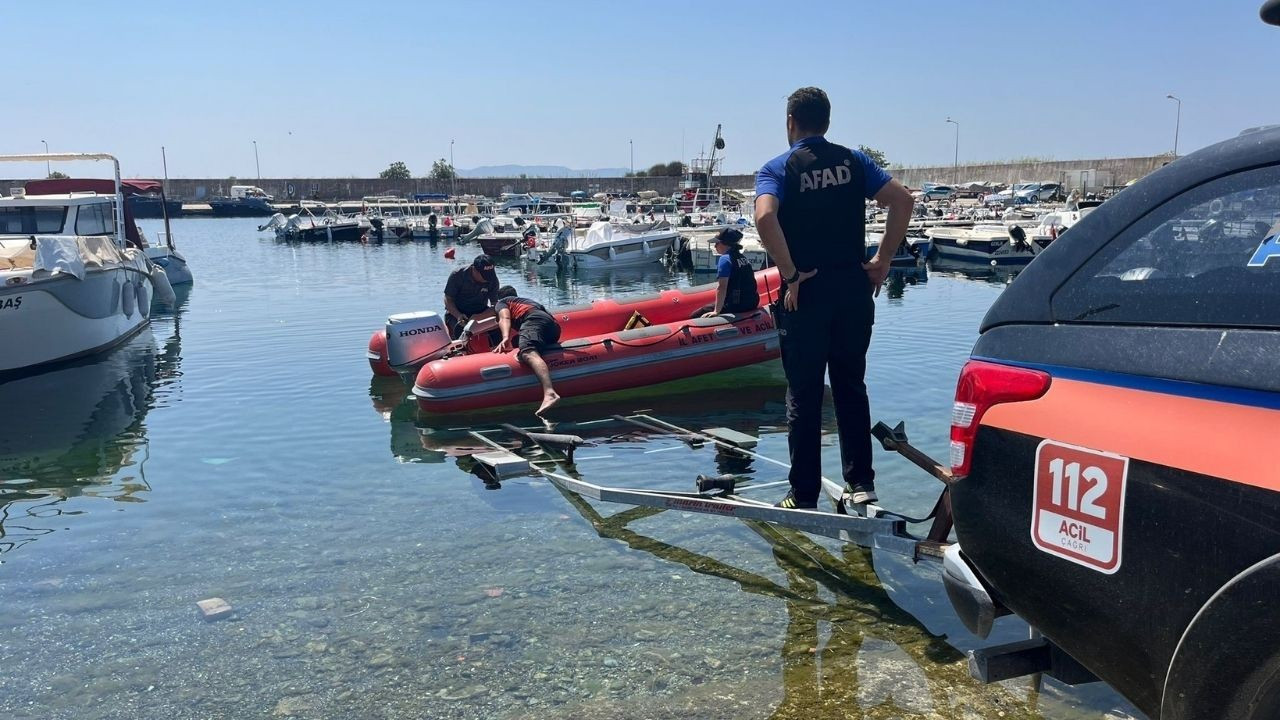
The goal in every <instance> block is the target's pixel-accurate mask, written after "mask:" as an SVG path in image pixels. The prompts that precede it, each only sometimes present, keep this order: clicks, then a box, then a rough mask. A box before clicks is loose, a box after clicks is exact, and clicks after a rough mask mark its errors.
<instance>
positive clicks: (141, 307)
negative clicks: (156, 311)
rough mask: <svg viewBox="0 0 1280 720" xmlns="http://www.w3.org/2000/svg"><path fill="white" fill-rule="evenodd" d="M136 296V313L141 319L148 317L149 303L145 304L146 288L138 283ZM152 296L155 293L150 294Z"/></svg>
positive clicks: (149, 312)
mask: <svg viewBox="0 0 1280 720" xmlns="http://www.w3.org/2000/svg"><path fill="white" fill-rule="evenodd" d="M137 295H138V312H139V313H140V314H141V315H142V316H143V317H146V316H148V315H150V314H151V303H149V302H147V288H146V286H145V285H143V284H142V283H138V285H137ZM154 296H155V293H154V292H152V297H154Z"/></svg>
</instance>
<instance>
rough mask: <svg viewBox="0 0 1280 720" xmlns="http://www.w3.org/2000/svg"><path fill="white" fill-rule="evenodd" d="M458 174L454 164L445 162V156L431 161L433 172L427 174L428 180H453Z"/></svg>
mask: <svg viewBox="0 0 1280 720" xmlns="http://www.w3.org/2000/svg"><path fill="white" fill-rule="evenodd" d="M457 176H458V173H457V171H456V170H454V169H453V166H452V165H450V164H449V163H447V162H445V160H444V158H440V159H439V160H437V161H435V162H433V163H431V174H430V175H427V179H428V180H452V179H454V178H455V177H457Z"/></svg>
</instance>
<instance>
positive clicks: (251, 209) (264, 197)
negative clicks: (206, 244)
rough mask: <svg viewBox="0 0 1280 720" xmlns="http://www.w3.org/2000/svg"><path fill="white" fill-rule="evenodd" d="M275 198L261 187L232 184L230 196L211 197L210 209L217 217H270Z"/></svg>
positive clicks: (273, 211)
mask: <svg viewBox="0 0 1280 720" xmlns="http://www.w3.org/2000/svg"><path fill="white" fill-rule="evenodd" d="M274 199H275V198H273V197H271V196H270V195H268V194H267V193H266V191H265V190H263V189H262V188H260V187H254V186H253V185H232V186H231V194H230V196H228V197H215V198H210V199H209V210H210V211H211V212H212V213H213V214H214V215H215V216H216V217H270V216H271V215H273V214H274V213H275V211H276V209H275V207H273V206H272V205H271V201H272V200H274Z"/></svg>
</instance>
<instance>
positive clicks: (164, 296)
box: [151, 265, 178, 305]
mask: <svg viewBox="0 0 1280 720" xmlns="http://www.w3.org/2000/svg"><path fill="white" fill-rule="evenodd" d="M151 284H152V285H154V286H155V300H156V301H158V302H160V303H162V304H164V305H173V303H174V301H175V300H177V299H178V295H177V293H175V292H174V291H173V283H171V282H169V273H167V272H165V270H164V268H162V267H160V266H159V265H157V266H156V267H155V269H154V270H153V271H152V273H151Z"/></svg>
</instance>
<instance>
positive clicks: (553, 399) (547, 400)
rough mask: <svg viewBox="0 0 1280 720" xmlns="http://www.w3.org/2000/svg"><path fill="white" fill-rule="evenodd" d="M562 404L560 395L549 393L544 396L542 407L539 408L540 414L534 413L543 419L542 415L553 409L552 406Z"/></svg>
mask: <svg viewBox="0 0 1280 720" xmlns="http://www.w3.org/2000/svg"><path fill="white" fill-rule="evenodd" d="M558 402H560V395H559V394H558V393H556V392H549V393H547V394H546V395H543V396H542V405H541V406H539V407H538V412H536V413H534V415H537V416H538V417H542V413H544V412H546V411H548V410H550V409H551V406H552V405H555V404H556V403H558Z"/></svg>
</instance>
